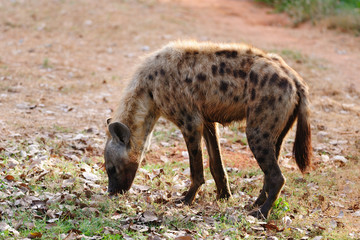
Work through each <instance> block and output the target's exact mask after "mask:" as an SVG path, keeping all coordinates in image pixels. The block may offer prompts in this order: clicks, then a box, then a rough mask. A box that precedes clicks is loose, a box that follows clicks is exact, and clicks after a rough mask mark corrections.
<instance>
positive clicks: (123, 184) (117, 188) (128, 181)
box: [107, 165, 137, 196]
mask: <svg viewBox="0 0 360 240" xmlns="http://www.w3.org/2000/svg"><path fill="white" fill-rule="evenodd" d="M136 170H137V165H136V166H127V168H125V169H124V170H122V171H117V170H116V168H114V167H113V168H110V169H107V174H108V178H109V185H108V192H109V195H110V196H111V195H116V194H118V193H120V194H123V193H125V192H127V191H128V190H129V189H130V187H131V185H132V183H133V181H134V178H135V174H136Z"/></svg>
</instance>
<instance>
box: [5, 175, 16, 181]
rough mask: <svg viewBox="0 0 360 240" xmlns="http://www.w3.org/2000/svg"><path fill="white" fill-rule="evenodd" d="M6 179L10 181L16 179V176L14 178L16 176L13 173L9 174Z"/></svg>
mask: <svg viewBox="0 0 360 240" xmlns="http://www.w3.org/2000/svg"><path fill="white" fill-rule="evenodd" d="M5 179H6V180H8V181H9V182H13V181H15V178H14V176H12V175H7V176H6V177H5Z"/></svg>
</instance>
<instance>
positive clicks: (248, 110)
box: [246, 107, 250, 119]
mask: <svg viewBox="0 0 360 240" xmlns="http://www.w3.org/2000/svg"><path fill="white" fill-rule="evenodd" d="M249 115H250V108H249V107H247V108H246V118H247V119H248V118H249Z"/></svg>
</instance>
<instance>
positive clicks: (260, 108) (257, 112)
mask: <svg viewBox="0 0 360 240" xmlns="http://www.w3.org/2000/svg"><path fill="white" fill-rule="evenodd" d="M262 110H263V105H262V104H259V105H258V106H257V107H256V108H255V113H256V114H259V113H261V112H262Z"/></svg>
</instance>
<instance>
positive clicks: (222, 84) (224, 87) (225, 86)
mask: <svg viewBox="0 0 360 240" xmlns="http://www.w3.org/2000/svg"><path fill="white" fill-rule="evenodd" d="M228 87H229V84H228V83H227V82H224V81H221V82H220V91H222V92H224V93H225V92H226V91H227V90H228Z"/></svg>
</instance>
